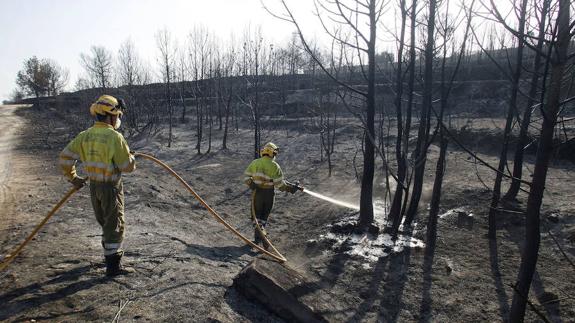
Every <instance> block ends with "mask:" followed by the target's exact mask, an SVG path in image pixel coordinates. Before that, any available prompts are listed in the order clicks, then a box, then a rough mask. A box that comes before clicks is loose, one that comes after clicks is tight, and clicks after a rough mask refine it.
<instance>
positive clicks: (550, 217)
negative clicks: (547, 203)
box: [547, 213, 559, 223]
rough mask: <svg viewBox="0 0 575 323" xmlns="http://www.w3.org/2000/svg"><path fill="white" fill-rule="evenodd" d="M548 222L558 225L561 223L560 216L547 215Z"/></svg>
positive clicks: (554, 214)
mask: <svg viewBox="0 0 575 323" xmlns="http://www.w3.org/2000/svg"><path fill="white" fill-rule="evenodd" d="M547 220H549V222H553V223H558V222H559V214H557V213H550V214H548V215H547Z"/></svg>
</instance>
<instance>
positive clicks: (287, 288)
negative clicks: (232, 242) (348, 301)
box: [233, 258, 327, 322]
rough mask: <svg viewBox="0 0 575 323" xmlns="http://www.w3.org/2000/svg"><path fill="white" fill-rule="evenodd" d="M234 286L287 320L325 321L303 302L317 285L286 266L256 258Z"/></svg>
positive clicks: (243, 270) (236, 278) (235, 279)
mask: <svg viewBox="0 0 575 323" xmlns="http://www.w3.org/2000/svg"><path fill="white" fill-rule="evenodd" d="M233 287H235V288H236V289H237V290H238V291H239V292H240V293H242V294H243V295H245V296H246V297H247V298H249V299H252V300H256V301H258V302H260V303H261V304H263V305H264V306H266V307H267V308H268V309H269V310H270V311H272V312H274V313H276V314H277V315H278V316H279V317H281V318H283V319H285V320H287V321H290V322H293V321H299V322H327V320H326V319H325V318H324V317H323V316H322V315H321V314H320V313H318V312H317V311H316V310H315V309H314V307H313V305H310V304H309V301H307V302H305V303H304V301H303V300H302V298H303V297H304V296H305V295H308V294H311V293H313V292H314V291H316V290H317V288H318V286H317V285H316V284H315V283H313V282H310V281H309V280H308V279H307V278H305V277H304V276H303V275H301V274H300V273H298V272H297V271H296V270H294V269H292V268H289V267H288V266H287V265H285V264H283V265H282V264H279V263H277V262H275V261H269V260H266V259H263V258H258V259H256V260H254V261H252V262H251V263H250V264H249V265H247V266H246V267H245V268H244V269H242V271H241V272H240V273H239V274H238V275H237V276H236V277H235V278H234V283H233Z"/></svg>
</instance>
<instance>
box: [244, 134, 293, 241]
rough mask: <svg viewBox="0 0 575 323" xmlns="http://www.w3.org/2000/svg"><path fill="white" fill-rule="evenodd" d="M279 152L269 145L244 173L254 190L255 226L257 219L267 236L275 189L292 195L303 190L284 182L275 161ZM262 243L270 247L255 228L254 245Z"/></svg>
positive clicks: (271, 144)
mask: <svg viewBox="0 0 575 323" xmlns="http://www.w3.org/2000/svg"><path fill="white" fill-rule="evenodd" d="M278 151H279V149H278V147H277V146H276V145H275V144H274V143H272V142H269V143H267V144H266V145H265V146H264V147H263V148H262V149H261V151H260V158H258V159H255V160H253V161H252V162H251V163H250V165H249V166H248V168H247V169H246V171H245V172H244V175H245V177H244V182H245V183H246V185H248V186H249V187H250V189H252V209H251V216H252V220H254V225H255V219H257V222H258V223H259V225H260V227H261V229H262V231H263V232H264V234H266V233H265V230H264V228H265V226H266V224H267V221H268V218H269V216H270V213H271V211H272V208H273V205H274V195H275V188H277V189H279V190H280V191H284V192H290V193H292V194H293V193H295V192H297V191H298V190H302V189H303V188H301V187H300V186H298V185H297V184H292V183H289V182H287V181H286V180H284V177H283V173H282V170H281V167H280V165H279V164H278V163H277V162H276V161H275V157H276V156H277V154H278ZM260 242H261V243H263V244H264V247H265V248H266V249H267V248H268V247H269V246H268V245H267V244H266V242H265V239H263V238H262V237H261V236H260V234H259V232H258V230H257V228H255V229H254V243H260Z"/></svg>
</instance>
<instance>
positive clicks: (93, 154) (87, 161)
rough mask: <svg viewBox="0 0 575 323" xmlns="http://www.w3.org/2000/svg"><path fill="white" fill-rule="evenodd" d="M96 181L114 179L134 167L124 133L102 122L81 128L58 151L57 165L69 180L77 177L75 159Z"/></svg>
mask: <svg viewBox="0 0 575 323" xmlns="http://www.w3.org/2000/svg"><path fill="white" fill-rule="evenodd" d="M78 160H81V161H82V163H83V165H84V171H85V172H86V174H87V175H88V177H89V178H90V181H95V182H116V181H118V180H119V179H120V177H121V176H122V172H131V171H133V170H134V169H136V160H135V158H134V156H132V155H131V154H130V148H129V147H128V143H127V142H126V139H124V136H122V134H121V133H119V132H117V131H116V130H114V128H113V127H112V126H111V125H109V124H107V123H104V122H96V123H94V126H92V127H91V128H89V129H88V130H85V131H82V132H81V133H80V134H78V136H76V138H74V139H73V140H72V141H71V142H70V143H69V144H68V145H67V146H66V148H64V150H62V152H61V153H60V161H59V164H60V167H61V168H62V171H63V173H64V175H65V176H66V177H67V178H68V179H73V178H74V177H76V176H77V175H76V162H77V161H78Z"/></svg>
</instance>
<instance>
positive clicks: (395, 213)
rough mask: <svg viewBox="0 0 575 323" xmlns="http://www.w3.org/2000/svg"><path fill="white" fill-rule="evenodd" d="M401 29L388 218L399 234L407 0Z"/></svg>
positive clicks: (404, 162) (403, 172) (403, 164)
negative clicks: (394, 176)
mask: <svg viewBox="0 0 575 323" xmlns="http://www.w3.org/2000/svg"><path fill="white" fill-rule="evenodd" d="M400 7H401V30H400V34H399V49H398V51H397V71H396V76H395V88H396V89H395V111H396V112H395V116H396V118H397V139H396V142H395V158H396V159H397V185H396V189H395V194H394V195H393V201H392V202H391V207H390V209H389V216H388V219H389V220H391V222H392V227H391V234H392V236H394V237H395V236H396V235H397V231H398V230H399V225H400V224H401V202H402V200H403V192H404V187H405V175H406V172H407V160H406V159H405V154H404V151H403V149H402V147H401V146H402V143H403V135H404V133H403V116H402V111H401V110H402V106H401V101H402V99H403V69H402V67H403V46H404V41H405V25H406V20H407V10H406V8H405V0H401V2H400Z"/></svg>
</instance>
